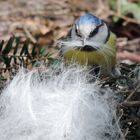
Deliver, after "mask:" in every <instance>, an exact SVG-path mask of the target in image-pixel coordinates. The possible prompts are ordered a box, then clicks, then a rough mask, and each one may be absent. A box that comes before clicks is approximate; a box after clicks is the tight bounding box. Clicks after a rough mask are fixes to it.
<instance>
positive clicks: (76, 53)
mask: <svg viewBox="0 0 140 140" xmlns="http://www.w3.org/2000/svg"><path fill="white" fill-rule="evenodd" d="M64 58H65V60H66V61H74V62H77V63H79V64H82V65H91V66H94V65H102V66H104V67H108V68H112V67H113V66H114V65H115V64H116V36H115V35H114V34H113V33H111V35H110V37H109V40H108V41H107V43H106V44H105V46H103V47H102V49H100V50H98V51H91V52H88V51H80V50H75V49H69V50H67V51H66V52H65V53H64Z"/></svg>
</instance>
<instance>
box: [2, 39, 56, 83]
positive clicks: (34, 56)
mask: <svg viewBox="0 0 140 140" xmlns="http://www.w3.org/2000/svg"><path fill="white" fill-rule="evenodd" d="M55 60H56V59H54V58H52V54H51V53H50V52H49V51H48V48H47V47H43V48H41V47H40V46H39V45H38V44H31V43H30V41H29V40H26V41H24V42H23V41H22V40H21V38H20V37H14V36H13V37H11V38H10V39H9V40H8V42H7V43H5V42H4V41H1V42H0V76H1V77H0V81H2V77H3V76H2V73H5V72H7V71H8V72H9V73H10V74H11V73H13V71H14V73H15V70H17V69H18V67H19V66H23V67H26V68H28V67H29V68H32V67H39V66H40V65H42V64H45V65H48V64H50V63H54V62H55ZM10 74H9V75H10ZM8 78H9V77H8Z"/></svg>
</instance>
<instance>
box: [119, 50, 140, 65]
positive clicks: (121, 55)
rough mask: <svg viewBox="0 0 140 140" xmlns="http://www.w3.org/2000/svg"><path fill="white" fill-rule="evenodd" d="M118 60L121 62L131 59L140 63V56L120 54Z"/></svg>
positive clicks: (126, 53) (125, 52) (124, 52)
mask: <svg viewBox="0 0 140 140" xmlns="http://www.w3.org/2000/svg"><path fill="white" fill-rule="evenodd" d="M117 58H118V59H121V60H124V59H129V60H131V61H134V62H138V63H140V56H139V55H137V54H134V53H130V52H127V51H123V52H118V53H117Z"/></svg>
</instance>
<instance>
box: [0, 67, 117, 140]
mask: <svg viewBox="0 0 140 140" xmlns="http://www.w3.org/2000/svg"><path fill="white" fill-rule="evenodd" d="M92 78H93V77H92V76H91V75H90V74H89V73H88V72H87V71H86V69H84V68H81V67H79V66H77V67H75V66H70V67H68V68H66V67H63V66H60V67H59V68H50V69H39V70H32V71H27V70H23V69H22V70H21V71H20V72H19V73H18V74H17V75H16V76H15V78H14V79H13V80H12V81H11V82H10V83H9V84H8V85H7V87H6V88H5V89H4V90H3V92H2V94H1V97H0V139H1V140H118V136H117V134H118V130H117V127H116V125H115V122H114V119H113V118H114V117H113V114H114V112H115V106H116V105H115V101H114V99H113V96H114V93H113V92H112V91H111V90H110V89H101V88H100V87H99V86H98V82H97V81H95V82H91V79H92ZM89 81H90V82H89Z"/></svg>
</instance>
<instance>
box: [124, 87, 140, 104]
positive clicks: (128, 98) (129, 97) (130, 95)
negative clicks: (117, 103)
mask: <svg viewBox="0 0 140 140" xmlns="http://www.w3.org/2000/svg"><path fill="white" fill-rule="evenodd" d="M139 88H140V85H139V86H137V87H136V88H135V89H134V91H133V92H131V93H130V94H129V96H128V97H127V98H126V100H125V101H124V102H128V101H129V100H130V99H131V98H132V96H133V95H134V94H135V93H136V92H137V90H138V89H139Z"/></svg>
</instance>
